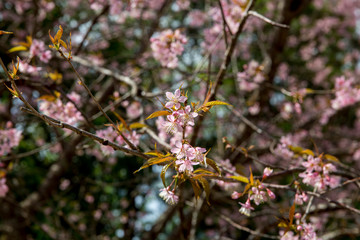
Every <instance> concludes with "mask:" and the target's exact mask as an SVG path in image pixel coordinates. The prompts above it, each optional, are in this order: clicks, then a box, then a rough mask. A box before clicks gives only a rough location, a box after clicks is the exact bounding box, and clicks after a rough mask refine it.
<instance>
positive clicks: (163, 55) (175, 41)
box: [150, 29, 187, 68]
mask: <svg viewBox="0 0 360 240" xmlns="http://www.w3.org/2000/svg"><path fill="white" fill-rule="evenodd" d="M150 41H151V49H152V51H153V56H154V58H155V59H156V60H158V61H160V63H161V65H162V66H164V67H168V68H175V67H177V65H178V58H177V56H178V55H181V54H182V52H183V51H184V45H185V44H186V43H187V38H186V37H185V36H184V35H182V34H181V32H180V30H175V32H173V31H172V30H170V29H168V30H165V31H163V32H161V33H160V34H159V35H158V36H156V37H152V38H151V39H150Z"/></svg>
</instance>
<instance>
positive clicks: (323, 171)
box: [299, 155, 340, 190]
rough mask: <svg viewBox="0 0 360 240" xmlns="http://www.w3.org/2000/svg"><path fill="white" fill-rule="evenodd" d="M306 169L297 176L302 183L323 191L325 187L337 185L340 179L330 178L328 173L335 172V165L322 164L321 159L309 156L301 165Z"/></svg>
mask: <svg viewBox="0 0 360 240" xmlns="http://www.w3.org/2000/svg"><path fill="white" fill-rule="evenodd" d="M302 165H303V166H304V167H306V170H305V172H302V173H300V174H299V176H300V177H301V178H302V179H303V180H302V181H303V183H305V184H307V185H311V186H313V187H316V188H317V189H319V190H325V189H326V186H329V187H330V188H334V187H336V186H338V185H339V182H340V177H337V176H331V175H330V173H332V172H334V171H336V167H335V165H333V164H331V163H324V161H323V159H322V157H321V156H320V157H313V156H312V155H309V156H308V158H307V161H304V162H303V163H302Z"/></svg>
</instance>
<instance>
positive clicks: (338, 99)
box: [331, 76, 360, 110]
mask: <svg viewBox="0 0 360 240" xmlns="http://www.w3.org/2000/svg"><path fill="white" fill-rule="evenodd" d="M359 101H360V89H359V88H358V87H356V86H355V81H354V79H353V78H350V79H346V78H345V77H344V76H342V77H338V78H336V79H335V99H334V100H332V101H331V107H332V108H333V109H335V110H339V109H341V108H344V107H347V106H350V105H353V104H355V103H356V102H359Z"/></svg>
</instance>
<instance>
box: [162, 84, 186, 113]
mask: <svg viewBox="0 0 360 240" xmlns="http://www.w3.org/2000/svg"><path fill="white" fill-rule="evenodd" d="M166 98H167V99H168V100H169V101H168V102H167V103H166V104H165V107H167V108H172V107H175V109H176V110H178V109H179V108H180V107H181V104H180V103H184V102H185V101H186V100H187V97H185V96H181V91H180V89H176V90H175V92H174V93H172V92H166Z"/></svg>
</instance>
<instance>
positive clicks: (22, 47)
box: [9, 46, 28, 53]
mask: <svg viewBox="0 0 360 240" xmlns="http://www.w3.org/2000/svg"><path fill="white" fill-rule="evenodd" d="M27 50H28V48H27V47H24V46H16V47H13V48H10V50H9V53H12V52H19V51H27Z"/></svg>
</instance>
